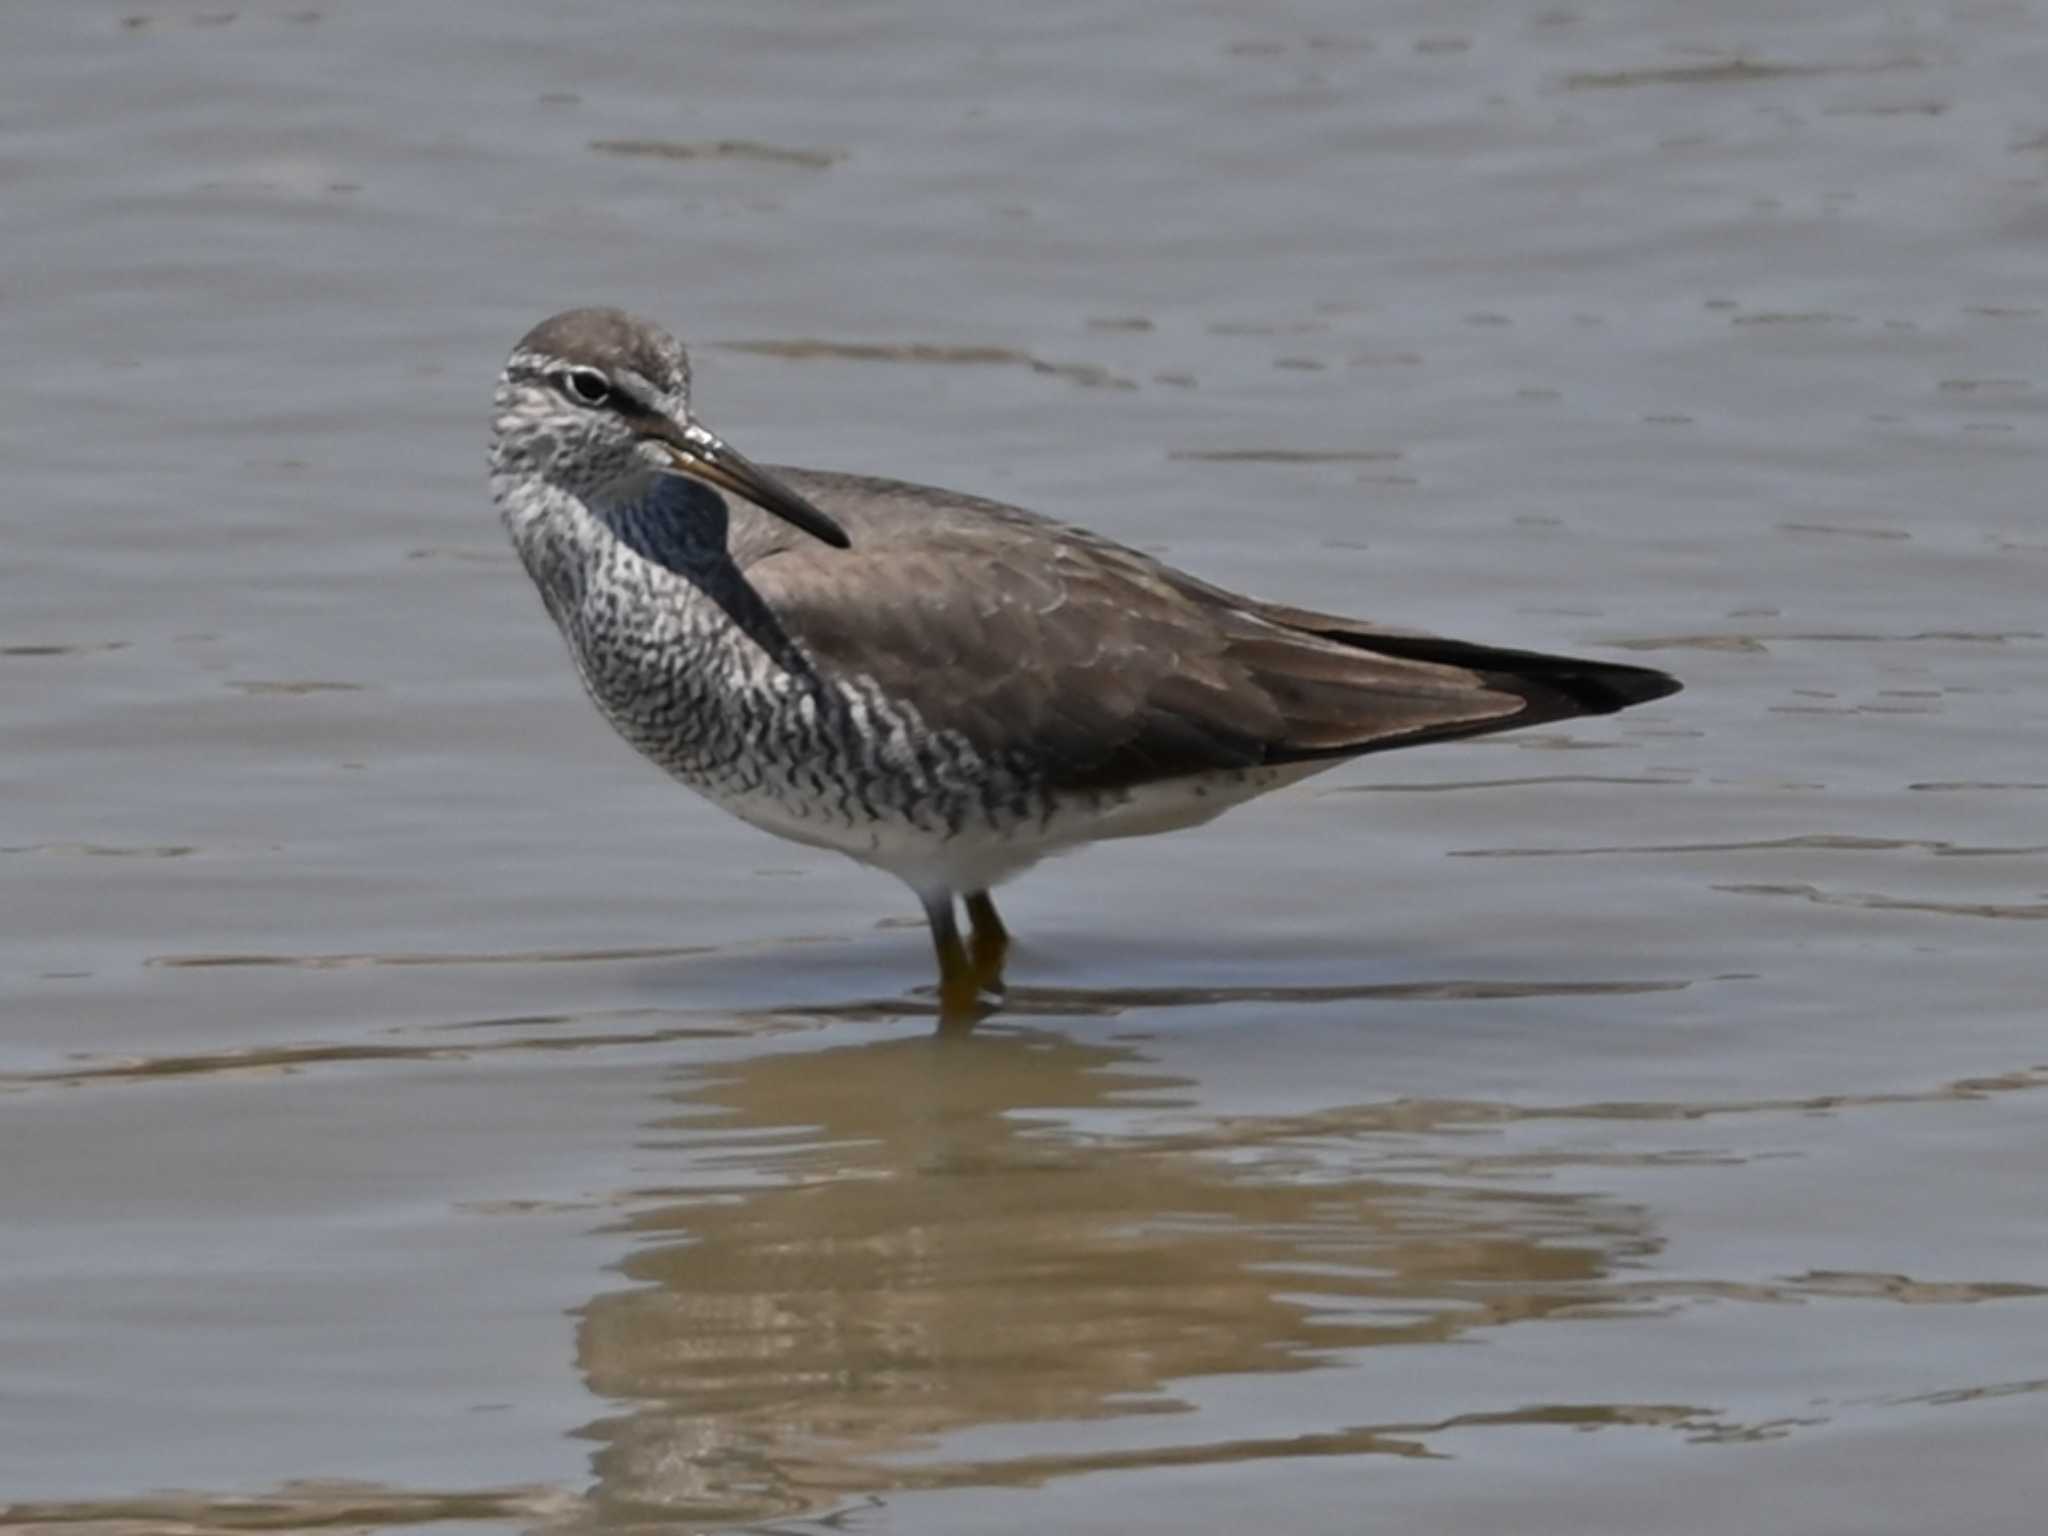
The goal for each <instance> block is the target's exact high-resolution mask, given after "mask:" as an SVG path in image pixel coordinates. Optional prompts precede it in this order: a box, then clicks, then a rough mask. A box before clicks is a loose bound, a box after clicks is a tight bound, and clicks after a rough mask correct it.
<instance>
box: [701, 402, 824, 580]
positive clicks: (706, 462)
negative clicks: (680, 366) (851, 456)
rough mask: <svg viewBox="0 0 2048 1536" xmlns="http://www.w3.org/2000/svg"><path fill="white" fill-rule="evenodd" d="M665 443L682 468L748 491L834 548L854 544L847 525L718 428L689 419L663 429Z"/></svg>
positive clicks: (725, 487) (741, 493) (761, 504)
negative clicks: (732, 442) (732, 445)
mask: <svg viewBox="0 0 2048 1536" xmlns="http://www.w3.org/2000/svg"><path fill="white" fill-rule="evenodd" d="M661 443H662V446H663V447H664V448H666V449H667V450H668V451H669V456H670V457H671V458H673V459H674V460H675V461H676V470H677V472H678V473H680V474H685V475H689V476H691V477H693V478H695V479H698V480H703V481H706V482H708V483H709V484H711V485H715V486H717V487H718V488H719V489H720V490H722V491H731V492H732V493H733V494H734V495H735V496H744V497H746V498H747V500H749V501H751V502H752V503H753V504H754V505H755V506H757V507H761V508H763V509H765V510H766V511H769V512H773V513H774V514H775V515H776V516H777V517H779V518H781V519H782V520H783V521H784V522H787V523H790V524H792V525H794V526H795V527H798V528H801V529H802V530H803V531H804V532H805V533H808V534H809V535H810V536H811V537H812V538H814V539H821V540H823V541H824V542H825V543H827V544H830V545H831V546H832V547H833V548H834V549H851V548H852V547H853V540H851V539H849V538H848V537H847V536H846V530H845V529H844V528H842V527H840V526H839V525H838V524H837V523H836V522H834V521H833V520H832V519H831V518H829V517H827V516H826V515H825V514H824V513H822V512H820V511H819V510H818V509H817V508H816V507H814V506H812V505H811V504H810V502H808V501H806V500H805V499H804V498H803V497H801V496H799V495H798V494H797V493H796V492H795V491H793V490H791V489H790V488H789V487H788V486H786V485H784V484H783V483H782V482H781V481H780V480H778V479H776V478H775V477H774V476H773V475H771V474H769V473H768V471H767V470H765V469H763V468H761V466H760V465H758V464H756V463H754V462H752V461H751V460H750V459H748V458H747V457H746V456H745V455H743V454H741V453H738V452H736V451H735V450H734V449H732V448H730V447H728V446H727V445H726V442H725V440H724V439H723V438H721V437H720V436H719V435H718V434H717V433H715V432H710V431H707V430H705V429H704V428H703V427H700V426H698V425H697V424H696V423H695V422H691V423H689V424H688V425H686V426H683V427H682V428H680V429H679V430H677V431H675V432H673V433H666V432H665V433H663V434H662V439H661Z"/></svg>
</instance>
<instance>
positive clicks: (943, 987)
mask: <svg viewBox="0 0 2048 1536" xmlns="http://www.w3.org/2000/svg"><path fill="white" fill-rule="evenodd" d="M989 1011H990V1010H989V1007H988V1004H987V1003H985V1002H983V1001H982V996H981V987H980V985H979V983H977V982H976V980H975V978H974V973H973V972H972V971H969V970H962V971H959V972H957V973H955V974H954V975H951V976H941V977H940V978H939V1032H940V1033H941V1034H947V1035H952V1034H965V1033H967V1031H969V1030H970V1029H972V1028H974V1026H975V1025H976V1024H979V1023H980V1022H981V1021H982V1019H983V1018H984V1017H985V1016H986V1015H987V1014H988V1013H989Z"/></svg>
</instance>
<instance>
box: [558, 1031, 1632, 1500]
mask: <svg viewBox="0 0 2048 1536" xmlns="http://www.w3.org/2000/svg"><path fill="white" fill-rule="evenodd" d="M1193 1087H1194V1085H1193V1084H1192V1083H1190V1082H1188V1081H1187V1080H1185V1079H1176V1078H1170V1077H1164V1076H1161V1075H1158V1074H1157V1073H1156V1072H1153V1073H1148V1070H1147V1067H1146V1064H1145V1063H1144V1061H1143V1060H1142V1059H1141V1057H1140V1056H1139V1054H1138V1052H1137V1051H1136V1050H1135V1049H1133V1048H1125V1047H1120V1046H1116V1045H1104V1044H1082V1043H1077V1042H1075V1041H1072V1040H1069V1039H1066V1038H1063V1037H1061V1036H1058V1035H1056V1034H1051V1033H1042V1032H1036V1031H994V1032H987V1033H984V1034H982V1035H980V1036H978V1037H975V1038H973V1039H970V1040H953V1041H947V1040H933V1039H929V1038H918V1039H896V1040H890V1041H887V1042H882V1043H877V1044H874V1045H867V1046H859V1047H852V1048H846V1049H838V1050H828V1051H823V1052H812V1053H802V1052H799V1053H793V1054H776V1055H766V1056H759V1057H755V1058H753V1059H750V1060H746V1061H743V1062H740V1063H738V1064H736V1065H733V1066H730V1067H727V1068H722V1069H719V1070H718V1071H716V1072H714V1073H711V1074H708V1075H706V1076H702V1077H699V1078H697V1079H695V1080H693V1081H692V1082H691V1083H690V1084H689V1086H687V1087H686V1088H684V1089H683V1090H682V1091H681V1092H680V1093H678V1094H677V1095H676V1098H677V1099H678V1101H679V1102H680V1103H681V1104H682V1105H683V1106H684V1107H685V1108H686V1111H687V1113H686V1114H685V1115H684V1116H683V1117H681V1118H678V1119H675V1120H671V1121H668V1122H665V1123H664V1125H663V1126H662V1128H661V1131H660V1136H661V1145H662V1147H663V1148H665V1149H669V1150H672V1151H673V1152H675V1153H676V1154H678V1155H677V1156H676V1158H675V1161H676V1163H677V1164H678V1165H679V1166H682V1167H686V1168H687V1169H688V1170H689V1171H690V1172H691V1174H692V1175H701V1174H702V1173H703V1172H704V1171H705V1170H707V1169H709V1170H711V1175H712V1176H711V1179H710V1180H709V1181H708V1182H707V1183H705V1184H704V1185H703V1186H701V1187H698V1188H693V1189H692V1191H691V1192H690V1194H689V1195H688V1196H687V1197H686V1198H678V1197H677V1195H676V1194H675V1193H671V1194H670V1195H668V1196H666V1197H660V1198H659V1199H658V1200H654V1202H653V1203H650V1205H649V1207H648V1208H646V1209H644V1210H642V1211H641V1212H640V1213H639V1214H638V1215H637V1216H635V1217H633V1218H632V1219H631V1222H630V1225H631V1227H632V1229H633V1230H634V1231H636V1232H637V1233H640V1234H643V1236H644V1238H645V1239H646V1246H644V1247H642V1248H640V1249H639V1250H638V1251H637V1252H636V1253H635V1254H634V1255H633V1256H632V1257H631V1258H630V1259H629V1260H628V1261H627V1262H626V1264H625V1265H624V1269H625V1273H626V1275H627V1276H628V1277H629V1279H630V1280H631V1281H632V1282H633V1284H632V1286H631V1287H630V1288H625V1289H621V1290H618V1291H616V1292H613V1293H611V1294H608V1295H602V1296H599V1297H597V1298H596V1299H594V1300H593V1301H592V1302H591V1303H590V1304H589V1305H588V1307H587V1308H586V1310H585V1312H584V1315H583V1317H582V1319H581V1324H580V1327H579V1330H578V1342H577V1349H578V1356H579V1364H580V1366H581V1368H582V1370H583V1371H584V1373H585V1375H586V1377H587V1379H588V1381H589V1383H590V1385H591V1387H592V1388H593V1390H595V1391H596V1392H597V1393H599V1394H600V1395H602V1396H605V1397H607V1398H611V1399H614V1400H616V1401H617V1402H619V1403H620V1404H621V1408H620V1411H619V1412H617V1413H616V1414H614V1415H611V1416H608V1417H606V1418H604V1419H602V1420H600V1421H598V1422H597V1423H595V1424H593V1425H592V1426H590V1428H589V1430H588V1431H587V1433H588V1434H589V1435H590V1436H591V1437H592V1438H593V1439H595V1440H597V1441H598V1442H599V1443H600V1449H599V1451H598V1452H597V1455H596V1470H597V1487H596V1488H595V1489H594V1490H593V1494H592V1499H593V1505H592V1514H593V1515H595V1516H596V1517H597V1518H598V1519H599V1520H600V1521H602V1522H604V1523H608V1524H631V1523H635V1522H637V1521H640V1520H645V1519H656V1518H658V1519H662V1520H667V1521H676V1520H679V1519H680V1520H684V1521H690V1522H703V1523H706V1524H716V1523H720V1522H728V1521H734V1520H746V1519H755V1520H758V1519H761V1518H763V1517H766V1516H770V1515H774V1514H789V1513H794V1512H798V1511H804V1510H818V1509H822V1508H826V1507H829V1506H832V1505H834V1504H836V1503H840V1502H842V1501H844V1500H846V1499H848V1498H851V1497H857V1496H859V1495H862V1494H870V1493H876V1492H881V1491H885V1490H888V1489H892V1488H907V1487H932V1486H945V1485H948V1484H954V1483H1004V1482H1031V1481H1036V1480H1039V1479H1042V1478H1044V1477H1047V1476H1052V1475H1057V1474H1058V1473H1060V1472H1062V1471H1066V1470H1072V1471H1081V1470H1087V1469H1088V1468H1089V1467H1090V1466H1091V1465H1096V1464H1098V1463H1096V1462H1093V1461H1091V1460H1090V1458H1089V1457H1088V1456H1087V1455H1086V1454H1085V1453H1083V1454H1078V1455H1076V1456H1075V1457H1073V1458H1071V1460H1067V1459H1063V1458H1060V1457H1052V1458H1047V1457H1045V1456H1043V1455H1034V1456H1032V1457H1031V1458H1029V1459H1023V1460H1018V1461H1016V1462H1004V1461H1001V1460H998V1461H994V1462H990V1461H986V1460H984V1461H980V1462H977V1463H975V1464H973V1465H971V1466H970V1465H966V1464H961V1463H952V1464H949V1463H947V1462H946V1461H945V1460H944V1459H943V1458H942V1452H943V1447H942V1446H937V1445H936V1444H935V1443H936V1441H937V1440H938V1437H941V1436H943V1435H944V1434H945V1433H946V1432H948V1431H955V1430H961V1429H965V1428H968V1427H971V1426H982V1425H997V1424H1018V1423H1028V1422H1033V1421H1039V1422H1043V1421H1053V1420H1058V1421H1068V1422H1071V1421H1086V1420H1091V1419H1102V1418H1105V1417H1108V1416H1113V1415H1126V1414H1140V1413H1158V1412H1170V1411H1173V1410H1175V1409H1177V1408H1180V1407H1182V1406H1183V1404H1182V1403H1181V1402H1180V1401H1179V1400H1178V1399H1177V1398H1176V1396H1175V1394H1174V1389H1173V1383H1175V1382H1176V1381H1179V1380H1185V1379H1187V1378H1192V1377H1202V1376H1208V1375H1215V1374H1219V1373H1236V1372H1286V1371H1301V1370H1308V1369H1312V1368H1315V1367H1317V1366H1319V1365H1325V1364H1331V1363H1335V1362H1337V1361H1340V1360H1343V1359H1345V1358H1347V1357H1346V1356H1345V1355H1344V1354H1342V1353H1341V1352H1346V1351H1356V1350H1358V1349H1360V1348H1361V1347H1363V1346H1370V1345H1375V1344H1393V1343H1400V1344H1411V1345H1412V1344H1426V1343H1431V1342H1436V1341H1441V1340H1445V1339H1449V1338H1452V1337H1454V1336H1456V1335H1458V1334H1461V1333H1464V1332H1466V1331H1468V1330H1472V1329H1477V1328H1485V1327H1488V1326H1492V1325H1497V1324H1501V1323H1505V1322H1509V1321H1514V1320H1518V1319H1522V1318H1528V1317H1534V1316H1542V1315H1544V1314H1546V1313H1548V1312H1552V1311H1556V1310H1559V1309H1563V1308H1584V1307H1585V1306H1586V1305H1587V1302H1588V1299H1589V1298H1588V1295H1587V1291H1586V1287H1587V1286H1588V1284H1589V1282H1596V1281H1598V1280H1600V1279H1601V1277H1603V1276H1604V1275H1605V1274H1607V1273H1608V1271H1609V1270H1610V1268H1611V1267H1612V1266H1613V1264H1614V1263H1615V1262H1616V1261H1617V1259H1620V1258H1622V1257H1625V1256H1627V1255H1628V1254H1631V1253H1640V1252H1643V1251H1646V1250H1647V1248H1649V1247H1651V1246H1654V1245H1653V1244H1652V1243H1651V1242H1650V1240H1649V1239H1648V1238H1647V1237H1646V1236H1645V1233H1644V1232H1643V1230H1642V1221H1641V1217H1640V1213H1638V1212H1635V1211H1633V1210H1631V1209H1630V1208H1627V1207H1622V1206H1617V1205H1614V1204H1612V1203H1609V1202H1601V1201H1595V1200H1590V1199H1586V1198H1583V1197H1578V1196H1573V1195H1569V1194H1557V1193H1550V1192H1537V1193H1531V1192H1528V1191H1526V1190H1514V1189H1501V1188H1491V1189H1488V1188H1473V1187H1470V1186H1469V1185H1468V1186H1464V1187H1461V1186H1459V1185H1456V1184H1453V1183H1450V1182H1447V1181H1432V1180H1431V1179H1430V1178H1428V1177H1427V1176H1426V1174H1425V1175H1424V1176H1417V1175H1415V1174H1414V1173H1413V1172H1412V1171H1411V1172H1409V1173H1407V1174H1405V1175H1401V1176H1389V1177H1375V1176H1371V1175H1370V1173H1369V1171H1368V1170H1369V1169H1370V1167H1371V1165H1372V1164H1373V1162H1374V1160H1375V1158H1377V1159H1379V1160H1380V1161H1381V1162H1382V1163H1384V1162H1386V1160H1387V1159H1389V1158H1390V1156H1391V1155H1392V1154H1393V1152H1394V1150H1395V1149H1396V1147H1398V1148H1399V1151H1400V1155H1401V1156H1402V1159H1403V1162H1402V1165H1401V1166H1402V1167H1403V1168H1405V1169H1409V1170H1412V1169H1414V1168H1415V1167H1416V1165H1417V1163H1418V1160H1419V1159H1418V1156H1417V1148H1416V1143H1415V1141H1414V1140H1413V1138H1414V1136H1415V1134H1416V1133H1417V1132H1418V1131H1427V1130H1428V1129H1429V1128H1430V1127H1429V1123H1428V1120H1429V1117H1428V1115H1427V1111H1426V1107H1418V1106H1417V1105H1415V1104H1414V1103H1412V1102H1411V1103H1406V1104H1401V1105H1397V1106H1396V1105H1388V1106H1381V1109H1383V1110H1385V1111H1387V1112H1389V1114H1388V1116H1387V1118H1386V1124H1385V1127H1384V1132H1382V1133H1381V1134H1377V1135H1375V1134H1373V1130H1372V1127H1373V1124H1374V1120H1375V1111H1374V1110H1373V1109H1372V1107H1366V1108H1365V1109H1363V1110H1361V1111H1360V1113H1359V1116H1358V1117H1356V1119H1355V1122H1354V1123H1355V1125H1356V1126H1358V1127H1363V1128H1364V1129H1363V1133H1362V1134H1353V1135H1350V1136H1346V1135H1344V1134H1341V1133H1340V1134H1338V1135H1335V1136H1333V1135H1332V1128H1333V1121H1332V1119H1331V1116H1330V1112H1329V1111H1328V1109H1327V1107H1325V1108H1324V1109H1323V1110H1322V1111H1320V1112H1319V1113H1317V1114H1315V1115H1313V1116H1311V1117H1308V1118H1305V1119H1304V1121H1303V1122H1302V1126H1301V1128H1300V1132H1299V1134H1297V1135H1296V1136H1295V1137H1294V1138H1293V1139H1291V1140H1290V1137H1289V1135H1288V1131H1287V1122H1286V1121H1285V1120H1284V1119H1281V1120H1278V1121H1276V1120H1274V1119H1273V1118H1271V1117H1261V1118H1260V1120H1259V1121H1258V1122H1257V1131H1256V1134H1255V1135H1253V1136H1249V1137H1247V1136H1245V1135H1242V1134H1237V1133H1234V1132H1233V1130H1232V1127H1231V1125H1230V1123H1229V1122H1218V1121H1215V1120H1213V1119H1210V1120H1201V1119H1199V1118H1197V1117H1196V1116H1194V1115H1193V1114H1192V1113H1191V1112H1190V1113H1189V1114H1187V1115H1186V1116H1177V1115H1173V1114H1172V1110H1173V1108H1174V1106H1176V1105H1184V1106H1189V1107H1190V1109H1191V1107H1192V1104H1193V1100H1194V1094H1193V1092H1192V1090H1193ZM1467 1108H1469V1106H1467ZM1134 1111H1140V1112H1149V1113H1148V1118H1147V1125H1146V1130H1138V1129H1134V1128H1133V1125H1132V1122H1133V1121H1134V1120H1135V1119H1137V1118H1138V1116H1137V1115H1136V1114H1134V1113H1133V1112H1134ZM1162 1111H1164V1112H1165V1113H1163V1114H1162V1113H1161V1112H1162ZM1169 1117H1170V1118H1172V1119H1174V1120H1177V1121H1179V1122H1180V1123H1181V1125H1182V1126H1184V1127H1186V1126H1192V1127H1195V1129H1193V1130H1187V1129H1175V1130H1167V1131H1163V1132H1161V1133H1160V1134H1157V1135H1152V1134H1147V1132H1148V1131H1150V1130H1153V1129H1156V1128H1157V1127H1158V1126H1159V1124H1160V1122H1161V1121H1162V1120H1164V1119H1167V1118H1169ZM1392 1132H1398V1133H1399V1134H1398V1137H1397V1138H1396V1139H1394V1140H1390V1139H1389V1137H1388V1135H1387V1134H1386V1133H1392ZM1375 1145H1377V1147H1378V1150H1377V1151H1375V1150H1373V1148H1374V1146H1375ZM728 1174H729V1177H728V1176H726V1175H728ZM669 1234H673V1239H672V1240H670V1238H669V1236H668V1235H669ZM1352 1358H1355V1357H1352ZM1239 1428H1241V1430H1242V1439H1239V1440H1235V1441H1233V1440H1232V1438H1231V1432H1230V1431H1229V1430H1228V1429H1225V1430H1224V1431H1223V1432H1222V1435H1221V1436H1220V1437H1219V1434H1218V1429H1217V1426H1216V1424H1215V1423H1214V1422H1213V1421H1208V1420H1205V1422H1204V1425H1203V1428H1202V1430H1201V1432H1200V1434H1199V1436H1197V1437H1196V1438H1197V1439H1199V1441H1200V1444H1199V1446H1195V1445H1188V1446H1181V1447H1178V1448H1177V1449H1175V1450H1173V1451H1169V1452H1159V1451H1153V1452H1149V1453H1141V1454H1140V1455H1138V1456H1137V1457H1136V1459H1135V1464H1139V1465H1143V1464H1146V1462H1147V1461H1148V1460H1175V1461H1186V1460H1189V1459H1195V1460H1201V1459H1210V1458H1211V1457H1214V1458H1216V1459H1224V1458H1227V1457H1231V1456H1233V1455H1242V1454H1246V1453H1248V1452H1249V1453H1253V1454H1256V1447H1254V1446H1252V1445H1250V1444H1249V1442H1253V1441H1256V1440H1257V1439H1258V1438H1259V1437H1260V1436H1261V1435H1262V1434H1264V1433H1265V1432H1266V1431H1264V1430H1263V1429H1262V1428H1261V1427H1260V1426H1259V1425H1257V1424H1245V1425H1242V1426H1239ZM1380 1438H1383V1437H1376V1436H1375V1435H1374V1434H1373V1433H1371V1432H1369V1431H1353V1432H1351V1440H1350V1441H1349V1442H1347V1443H1346V1444H1344V1445H1342V1446H1339V1447H1334V1449H1340V1450H1347V1451H1371V1450H1374V1449H1388V1450H1406V1451H1409V1452H1411V1453H1412V1452H1413V1451H1414V1450H1415V1448H1416V1447H1415V1445H1414V1442H1413V1440H1412V1438H1411V1439H1409V1440H1406V1441H1398V1442H1397V1441H1394V1440H1391V1439H1389V1440H1387V1442H1386V1443H1385V1444H1380V1443H1377V1441H1378V1439H1380ZM935 1450H937V1451H938V1452H940V1453H941V1455H940V1457H939V1458H938V1459H935V1458H934V1454H933V1453H934V1451H935ZM911 1451H919V1452H922V1453H923V1454H921V1455H919V1456H918V1457H917V1458H916V1459H915V1462H914V1464H912V1463H908V1462H904V1461H899V1460H895V1459H894V1458H897V1457H901V1456H903V1455H904V1453H907V1452H911ZM984 1454H985V1452H984ZM1118 1464H1120V1465H1129V1464H1133V1463H1132V1459H1131V1458H1128V1457H1127V1458H1125V1459H1124V1460H1123V1461H1120V1462H1119V1463H1118Z"/></svg>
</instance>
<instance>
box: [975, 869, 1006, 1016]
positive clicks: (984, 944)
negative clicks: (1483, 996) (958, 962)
mask: <svg viewBox="0 0 2048 1536" xmlns="http://www.w3.org/2000/svg"><path fill="white" fill-rule="evenodd" d="M967 917H968V921H969V922H971V923H972V924H973V925H974V930H973V936H972V938H970V939H969V940H968V950H967V957H968V960H969V962H970V963H971V964H972V965H973V967H974V979H975V982H976V984H977V985H979V986H980V987H981V989H982V990H983V991H985V992H1000V991H1002V990H1003V962H1004V961H1005V960H1007V959H1009V958H1010V930H1009V929H1007V928H1005V927H1004V926H1003V920H1002V918H1000V917H998V916H997V915H996V904H995V903H994V902H993V901H991V900H990V899H989V894H988V892H987V891H976V892H975V893H974V894H973V895H972V896H969V897H968V898H967Z"/></svg>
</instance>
